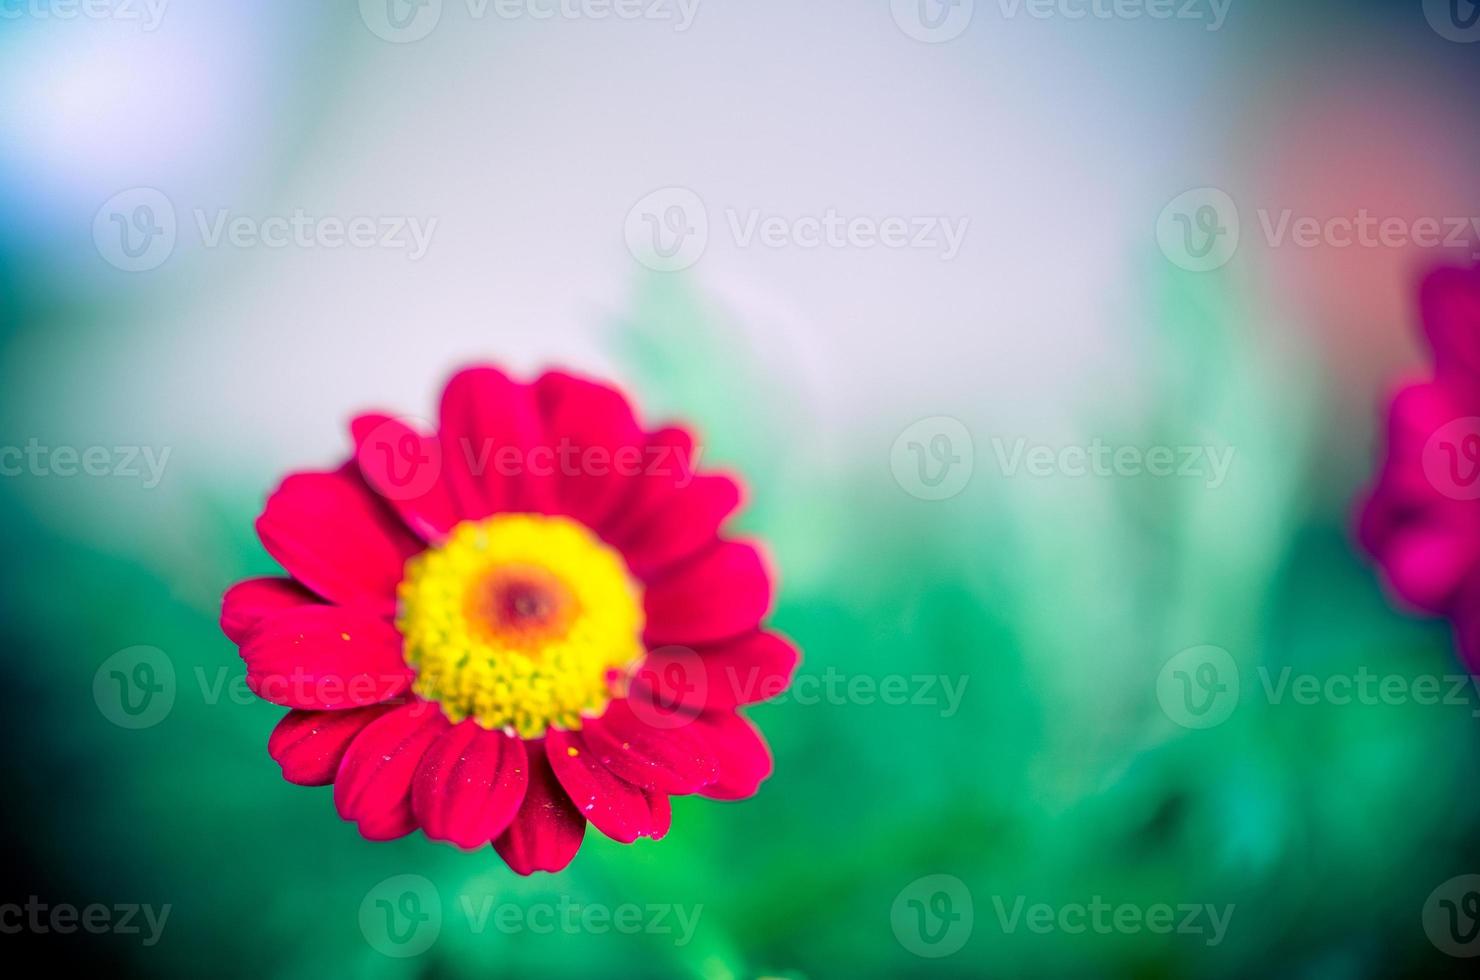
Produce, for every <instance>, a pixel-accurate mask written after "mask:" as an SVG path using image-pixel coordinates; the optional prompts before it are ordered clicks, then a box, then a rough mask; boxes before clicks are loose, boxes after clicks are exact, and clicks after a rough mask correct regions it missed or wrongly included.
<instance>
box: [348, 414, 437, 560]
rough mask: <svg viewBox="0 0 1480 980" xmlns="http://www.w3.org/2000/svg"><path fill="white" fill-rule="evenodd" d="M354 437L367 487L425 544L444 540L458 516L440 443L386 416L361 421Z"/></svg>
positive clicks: (355, 424)
mask: <svg viewBox="0 0 1480 980" xmlns="http://www.w3.org/2000/svg"><path fill="white" fill-rule="evenodd" d="M350 431H351V432H352V433H353V434H354V438H355V463H356V464H357V465H358V466H359V468H360V475H361V476H363V477H364V478H365V482H366V483H368V484H369V485H370V487H371V488H372V489H374V490H375V492H376V493H378V494H379V495H380V497H381V499H383V500H385V501H386V502H387V503H388V504H389V505H390V506H391V508H392V509H393V510H395V512H396V514H397V515H399V516H400V518H401V520H402V521H403V522H404V523H405V525H406V526H407V527H408V528H410V529H411V530H412V531H413V532H415V533H416V535H417V536H418V537H420V538H421V539H422V540H423V541H427V542H437V541H440V540H442V538H443V537H445V536H446V534H447V532H448V531H449V530H451V529H452V527H453V525H455V524H457V522H458V520H459V516H458V507H457V502H456V500H454V499H453V496H452V490H451V488H450V487H449V486H448V485H447V482H446V481H445V480H444V479H443V474H442V442H441V440H439V439H437V438H436V437H435V436H428V435H424V434H422V433H420V432H417V431H416V430H414V429H412V428H411V427H410V426H409V425H407V424H406V423H405V422H402V421H401V420H400V419H395V418H391V417H389V416H386V415H361V416H360V417H359V418H357V419H355V420H354V422H353V423H351V425H350Z"/></svg>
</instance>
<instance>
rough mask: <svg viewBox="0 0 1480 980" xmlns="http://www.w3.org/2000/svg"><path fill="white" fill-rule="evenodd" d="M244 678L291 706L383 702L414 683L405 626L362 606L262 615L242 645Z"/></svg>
mask: <svg viewBox="0 0 1480 980" xmlns="http://www.w3.org/2000/svg"><path fill="white" fill-rule="evenodd" d="M241 655H242V659H243V660H244V661H246V664H247V686H248V687H250V688H251V689H252V690H253V691H254V692H256V694H257V696H258V697H261V698H264V699H266V700H268V701H271V702H272V703H273V704H280V705H283V706H284V707H287V708H313V709H331V710H332V709H341V708H353V707H360V706H363V705H369V704H378V703H379V702H382V701H385V700H388V699H390V698H393V697H395V696H396V695H398V694H401V693H402V692H404V691H405V690H406V689H407V688H408V687H410V686H411V681H412V679H413V678H414V676H415V675H414V673H413V672H412V670H411V668H409V667H407V666H406V661H405V660H403V659H402V658H401V634H400V631H398V630H397V629H396V628H395V627H394V626H392V625H391V624H390V623H387V622H386V621H385V620H383V619H380V618H379V617H376V616H373V615H371V614H370V613H367V612H364V611H362V610H356V609H348V608H344V607H341V606H302V607H300V608H297V609H290V610H288V611H286V612H283V613H280V614H278V615H277V616H274V617H273V618H271V619H269V620H267V621H266V622H264V623H262V624H261V625H260V626H259V627H258V628H257V629H256V630H254V631H253V632H252V634H251V635H250V636H249V637H248V638H247V642H246V643H245V644H243V646H242V648H241Z"/></svg>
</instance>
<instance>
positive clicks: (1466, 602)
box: [1358, 269, 1480, 667]
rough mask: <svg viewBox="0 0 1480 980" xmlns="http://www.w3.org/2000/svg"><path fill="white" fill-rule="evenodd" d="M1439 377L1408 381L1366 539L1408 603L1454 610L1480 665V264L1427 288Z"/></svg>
mask: <svg viewBox="0 0 1480 980" xmlns="http://www.w3.org/2000/svg"><path fill="white" fill-rule="evenodd" d="M1422 309H1423V324H1424V333H1425V335H1426V336H1427V339H1428V342H1429V345H1430V347H1431V348H1432V349H1433V353H1434V372H1433V377H1431V378H1429V379H1426V380H1422V381H1417V382H1414V383H1410V384H1408V385H1405V386H1403V387H1402V388H1400V389H1399V390H1398V392H1397V394H1396V395H1395V396H1394V397H1393V400H1392V405H1391V409H1390V414H1389V418H1388V433H1387V457H1386V459H1384V460H1383V462H1382V465H1381V468H1380V469H1379V471H1378V475H1377V482H1376V486H1375V487H1374V488H1373V490H1372V491H1371V493H1370V495H1369V496H1368V498H1367V499H1366V501H1365V503H1364V504H1363V506H1362V510H1361V516H1360V519H1359V523H1358V537H1359V538H1360V540H1361V543H1362V545H1363V547H1365V548H1366V549H1367V550H1368V551H1369V552H1370V553H1371V554H1372V555H1373V556H1374V557H1375V558H1376V559H1377V562H1378V564H1379V565H1380V566H1381V568H1382V570H1383V572H1384V574H1385V577H1386V580H1387V582H1388V584H1389V586H1390V587H1391V589H1392V590H1393V592H1395V593H1396V594H1397V596H1398V597H1399V599H1400V600H1402V601H1403V602H1404V603H1406V604H1407V605H1409V606H1412V607H1414V608H1415V609H1417V610H1420V611H1422V612H1426V613H1430V614H1434V615H1440V616H1445V617H1448V618H1449V619H1451V620H1452V621H1453V622H1454V624H1455V627H1456V630H1457V633H1458V637H1459V641H1460V649H1461V652H1462V653H1463V654H1464V655H1465V657H1466V659H1467V660H1468V661H1469V662H1470V663H1471V665H1472V666H1476V667H1480V270H1459V269H1442V270H1439V271H1437V272H1435V273H1433V274H1431V275H1430V276H1429V277H1428V278H1427V279H1426V280H1425V281H1424V284H1423V289H1422Z"/></svg>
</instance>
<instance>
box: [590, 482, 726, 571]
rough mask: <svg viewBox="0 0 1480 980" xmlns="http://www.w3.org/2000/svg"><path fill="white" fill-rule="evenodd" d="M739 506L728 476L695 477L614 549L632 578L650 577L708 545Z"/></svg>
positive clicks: (672, 494)
mask: <svg viewBox="0 0 1480 980" xmlns="http://www.w3.org/2000/svg"><path fill="white" fill-rule="evenodd" d="M739 506H740V485H739V484H738V483H736V482H735V481H734V480H732V479H731V478H730V477H727V476H713V475H711V476H700V477H695V478H694V480H693V482H692V483H688V484H685V485H684V486H681V487H675V488H674V490H673V492H672V493H671V494H670V495H669V496H668V499H667V501H666V506H665V507H664V508H663V509H662V510H660V511H659V512H658V513H657V514H654V515H652V517H651V518H650V519H649V520H648V521H647V522H646V523H645V524H643V525H642V526H640V527H639V528H637V529H636V530H635V531H634V532H632V534H631V536H630V537H629V538H628V540H627V541H626V543H625V544H621V545H619V546H618V547H620V548H621V551H622V554H623V556H624V557H625V558H626V559H627V565H628V567H630V568H631V569H632V574H633V575H636V576H637V577H638V578H640V579H644V580H647V579H650V578H654V577H656V576H657V575H659V574H660V573H661V572H662V571H663V570H664V569H665V568H668V567H669V566H671V565H673V564H675V563H676V562H679V561H682V560H683V559H685V558H690V557H692V556H693V555H696V554H698V553H699V552H700V551H702V550H703V549H704V548H705V547H706V546H709V545H712V544H713V543H714V542H715V541H716V540H717V539H718V537H719V529H720V526H721V525H722V524H724V522H725V520H726V518H728V517H729V516H730V515H731V514H733V513H734V512H735V510H736V509H737V508H738V507H739Z"/></svg>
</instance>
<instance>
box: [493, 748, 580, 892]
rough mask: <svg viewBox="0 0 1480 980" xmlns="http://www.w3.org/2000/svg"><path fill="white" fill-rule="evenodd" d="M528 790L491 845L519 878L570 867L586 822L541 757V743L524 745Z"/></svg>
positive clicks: (542, 749)
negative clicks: (509, 820)
mask: <svg viewBox="0 0 1480 980" xmlns="http://www.w3.org/2000/svg"><path fill="white" fill-rule="evenodd" d="M525 751H526V752H527V753H528V764H529V787H528V789H527V790H526V791H525V794H524V802H523V803H522V804H521V805H520V807H519V812H518V813H517V814H516V815H515V816H514V820H513V822H512V823H510V824H509V828H508V829H507V830H505V831H504V832H503V834H501V835H500V836H499V837H498V838H497V839H496V840H494V842H493V849H494V850H496V851H498V853H499V857H501V858H503V859H504V861H505V862H506V863H507V864H508V865H509V867H511V868H513V869H514V870H515V871H516V872H518V873H519V874H522V875H529V874H533V873H534V872H536V871H550V872H555V871H560V870H562V869H563V868H564V867H565V866H566V865H568V864H570V862H571V859H573V858H574V857H575V856H576V852H577V851H579V850H580V849H581V839H582V838H583V837H585V836H586V819H585V818H584V817H582V816H581V815H580V813H579V812H578V811H577V810H576V808H575V804H573V803H572V802H571V801H570V797H569V796H567V795H566V792H565V790H564V789H562V788H561V786H560V782H559V781H558V780H557V779H556V778H555V773H554V772H553V771H552V770H551V769H550V762H549V760H548V759H546V758H545V746H544V743H543V742H538V741H536V742H526V743H525Z"/></svg>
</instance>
